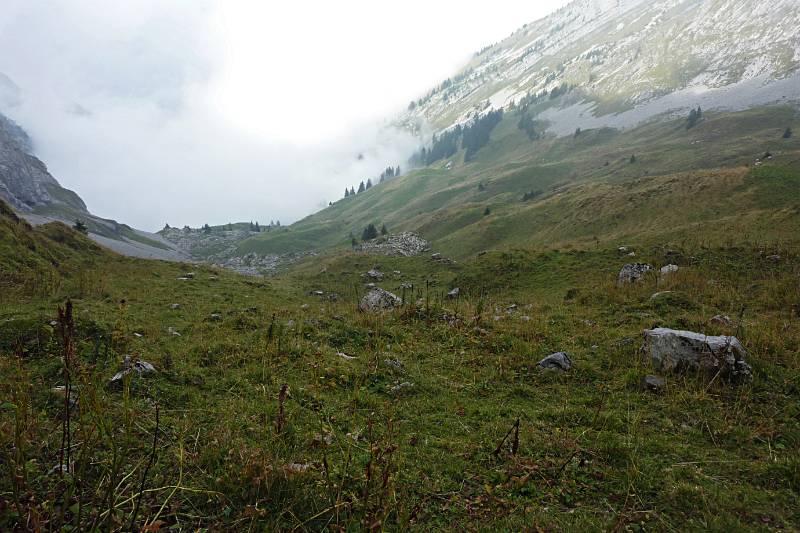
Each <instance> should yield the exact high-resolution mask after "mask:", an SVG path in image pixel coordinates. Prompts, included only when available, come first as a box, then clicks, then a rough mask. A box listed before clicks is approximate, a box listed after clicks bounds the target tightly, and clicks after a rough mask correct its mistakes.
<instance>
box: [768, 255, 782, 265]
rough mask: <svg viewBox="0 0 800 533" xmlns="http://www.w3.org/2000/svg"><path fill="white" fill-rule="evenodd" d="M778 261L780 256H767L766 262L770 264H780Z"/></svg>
mask: <svg viewBox="0 0 800 533" xmlns="http://www.w3.org/2000/svg"><path fill="white" fill-rule="evenodd" d="M780 260H781V256H779V255H777V254H775V255H768V256H767V261H770V262H772V263H779V262H780Z"/></svg>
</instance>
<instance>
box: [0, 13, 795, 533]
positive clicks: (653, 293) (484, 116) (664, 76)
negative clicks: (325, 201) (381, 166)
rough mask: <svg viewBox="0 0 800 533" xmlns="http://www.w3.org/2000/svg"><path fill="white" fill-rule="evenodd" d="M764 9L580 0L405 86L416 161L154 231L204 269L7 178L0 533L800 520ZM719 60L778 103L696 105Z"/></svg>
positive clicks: (788, 36) (0, 225)
mask: <svg viewBox="0 0 800 533" xmlns="http://www.w3.org/2000/svg"><path fill="white" fill-rule="evenodd" d="M770 5H771V6H772V11H770V10H765V9H764V8H763V3H758V2H753V1H743V0H725V1H722V0H705V1H701V0H684V1H680V0H659V1H657V2H649V3H647V2H643V1H641V0H578V1H576V2H573V3H572V4H570V5H568V6H567V7H566V8H564V9H562V10H560V11H558V12H557V13H555V14H554V15H552V16H551V17H548V18H547V19H544V20H543V21H539V22H536V23H534V24H530V25H527V26H526V27H525V28H523V29H522V30H520V31H518V32H516V33H515V34H514V35H512V36H511V37H510V38H509V39H506V40H504V41H503V42H501V43H499V44H497V45H494V46H493V47H489V48H487V49H485V50H483V51H482V52H481V53H480V54H478V55H477V56H476V57H475V58H474V60H473V63H472V64H471V65H470V66H468V67H467V69H466V70H465V71H464V72H463V73H462V74H460V75H458V76H454V77H453V78H452V79H451V80H450V82H449V83H447V84H444V85H446V87H441V86H440V88H438V89H437V90H435V91H433V92H432V93H431V94H430V95H429V96H426V97H424V98H422V99H420V100H418V101H415V105H414V106H410V109H409V111H408V113H406V114H405V115H404V116H403V117H401V118H400V119H399V122H401V123H404V124H405V125H406V126H408V127H412V128H415V129H416V130H417V131H418V132H419V134H420V143H421V146H420V150H419V151H418V152H417V153H416V154H414V159H415V161H417V163H418V167H417V168H414V169H411V170H408V165H404V166H403V168H404V169H406V172H405V173H404V174H401V175H400V176H393V177H392V178H391V179H387V180H384V181H383V182H382V183H378V184H375V185H374V186H372V187H371V188H369V189H367V190H365V191H364V192H360V193H355V194H353V195H350V194H348V195H347V197H346V198H343V199H341V200H339V201H337V202H334V203H333V204H332V205H330V206H329V207H327V208H326V209H323V210H321V211H320V212H318V213H315V214H313V215H311V216H309V217H307V218H305V219H303V220H301V221H299V222H297V223H295V224H292V225H291V226H286V227H283V226H280V225H279V224H277V223H276V224H275V225H274V226H273V225H270V226H269V227H268V228H266V229H267V230H268V231H262V228H261V227H259V226H256V225H255V224H252V223H250V224H228V225H225V226H213V227H212V226H206V227H204V228H202V229H191V228H183V229H177V228H170V227H166V228H165V229H164V230H162V232H161V235H162V236H164V237H166V238H168V239H171V240H172V241H173V242H175V243H176V245H177V246H178V247H179V248H180V249H181V250H184V251H186V252H187V254H191V255H192V256H193V259H203V258H205V259H206V261H207V262H206V263H203V262H199V261H198V262H196V263H191V264H188V263H180V262H166V261H154V260H148V259H142V258H135V257H123V256H121V255H117V254H115V253H113V252H111V251H109V250H106V249H104V248H103V247H101V246H98V245H97V244H96V243H95V242H93V241H92V240H90V239H89V238H88V237H87V236H86V235H84V234H83V233H81V232H79V231H76V230H75V229H74V228H72V227H71V226H70V225H67V224H64V223H61V222H53V223H47V224H42V225H39V226H32V225H31V224H29V223H27V222H26V221H25V220H24V219H23V217H22V216H21V215H20V212H21V211H24V210H25V209H26V208H25V206H24V205H20V204H19V203H17V205H16V206H15V207H16V211H15V210H14V209H12V208H11V207H9V206H8V205H7V204H6V203H5V202H3V201H2V200H0V453H2V459H1V460H0V463H2V466H3V468H2V469H0V530H3V531H25V530H31V531H45V530H46V531H56V530H58V531H114V532H130V531H139V532H145V531H147V532H158V531H184V530H186V531H244V530H247V531H454V530H455V531H633V532H644V531H683V530H689V531H768V530H781V531H800V455H798V453H797V450H798V449H800V357H798V354H800V140H798V136H797V135H794V134H793V133H792V132H793V131H800V126H799V125H798V118H800V115H799V114H798V106H797V101H796V100H795V99H793V98H786V99H783V98H778V100H777V101H776V100H773V99H772V97H771V96H770V97H767V96H763V95H765V94H767V92H769V94H773V92H772V91H773V89H776V88H777V89H778V90H779V92H780V90H782V88H783V87H786V86H788V85H786V84H782V80H784V81H785V80H791V79H793V78H792V76H794V75H795V73H796V72H797V70H796V69H797V60H798V57H797V49H798V48H797V46H796V35H797V33H796V32H797V27H793V26H791V25H787V23H786V20H785V18H790V17H792V16H794V14H795V13H796V7H797V5H796V3H794V2H787V1H783V0H779V1H777V2H773V3H771V4H770ZM748 11H749V12H748ZM748 17H751V18H748ZM781 17H784V18H781ZM794 20H797V18H796V17H795V19H794ZM701 30H702V31H701ZM734 31H735V32H737V33H736V36H735V37H732V36H731V35H729V32H734ZM659 36H660V37H659ZM756 37H758V38H756ZM659 39H660V40H659ZM665 39H666V40H668V42H667V41H665ZM732 42H735V43H737V46H739V45H740V46H739V47H738V48H736V49H735V50H736V52H735V53H734V54H731V55H730V57H729V58H726V57H725V55H724V54H723V53H722V52H721V50H723V49H724V47H725V46H728V45H730V44H731V43H732ZM637 43H638V44H637ZM666 44H670V46H672V45H674V47H675V49H674V51H672V52H670V51H668V50H666V49H662V48H663V47H664V46H665V45H666ZM639 48H641V52H640V53H638V54H637V53H636V52H635V51H636V50H637V49H639ZM585 50H597V52H591V51H590V52H589V53H588V54H586V53H584V51H585ZM703 50H705V51H706V54H705V55H703V54H701V53H700V52H701V51H703ZM760 52H763V54H761V55H759V53H760ZM631 54H632V55H631ZM695 56H696V57H699V59H693V58H695ZM756 56H758V57H761V58H762V59H760V60H759V61H761V63H759V64H763V65H768V66H769V68H767V69H766V70H759V71H758V72H760V74H758V75H755V76H754V77H749V76H750V74H749V73H751V72H755V71H756V70H757V69H755V67H752V68H751V67H748V66H747V65H751V64H752V63H753V61H755V59H754V58H756ZM570 58H579V59H577V60H575V61H572V60H571V59H570ZM580 58H583V59H580ZM626 58H627V59H626ZM698 62H699V63H698ZM562 64H563V69H562V68H560V67H559V65H562ZM695 64H696V65H698V66H697V68H696V69H688V70H687V66H691V65H695ZM548 65H551V66H548ZM543 69H550V70H548V71H546V72H547V73H546V74H545V71H543ZM581 69H584V70H581ZM625 69H629V70H630V71H629V72H628V73H627V74H626V73H625ZM682 71H685V75H684V74H680V73H681V72H682ZM767 72H768V74H765V73H767ZM553 73H555V74H553ZM580 73H583V74H585V76H586V80H588V81H586V82H585V83H584V84H583V85H580V86H579V85H578V80H577V79H575V80H574V81H573V77H575V76H578V75H579V74H580ZM713 73H716V74H713ZM540 74H541V75H544V78H543V80H545V81H542V78H540ZM679 74H680V75H679ZM551 75H554V76H555V77H552V79H550V80H549V81H546V80H548V78H550V77H551ZM761 75H764V76H765V77H764V78H763V79H762V78H759V76H761ZM698 77H700V79H702V80H704V81H703V83H704V84H707V85H708V88H709V90H703V91H701V92H702V94H703V95H706V96H707V95H713V94H719V93H715V92H714V90H721V89H723V88H724V87H727V86H729V85H733V86H736V87H738V89H736V90H737V91H739V90H740V89H741V85H740V84H741V83H745V84H750V85H746V87H750V88H753V87H756V89H758V90H756V91H755V93H754V94H756V95H757V96H758V95H762V96H763V97H762V96H758V97H757V98H755V99H750V100H748V99H745V98H743V99H741V100H737V101H739V102H740V103H741V105H738V106H737V105H734V106H728V105H727V104H726V105H721V106H719V107H715V106H713V105H712V106H708V105H706V104H705V103H702V102H701V103H698V101H697V100H695V99H693V98H689V99H688V100H683V98H684V96H686V95H687V94H690V95H695V96H697V95H699V94H700V93H699V92H696V91H695V92H692V91H689V92H688V93H687V92H685V90H686V89H687V87H689V88H690V87H696V85H691V80H697V79H698ZM526 80H527V81H526ZM537 80H538V81H537ZM647 80H649V81H647ZM753 80H756V82H755V83H756V85H752V84H753V83H754V82H753ZM0 82H2V78H0ZM567 82H569V84H568V83H567ZM542 83H544V84H545V85H541V84H542ZM592 84H595V85H596V88H597V91H596V92H592V91H593V89H592V87H594V85H592ZM687 84H689V85H687ZM726 84H727V85H726ZM759 84H760V85H759ZM712 86H713V87H712ZM648 87H649V88H651V89H652V91H650V90H648V89H647V88H648ZM759 88H761V89H764V91H766V92H762V91H761V90H760V89H759ZM748 90H749V89H748ZM497 91H510V92H508V94H509V95H513V94H517V95H518V96H519V98H513V99H512V100H513V103H512V102H511V101H510V100H508V101H507V100H503V99H500V98H499V97H497V98H494V99H492V98H491V97H492V95H496V93H497ZM545 91H547V92H545ZM553 91H555V92H553ZM682 91H684V92H682ZM612 93H613V94H612ZM737 94H744V93H737ZM551 95H552V96H551ZM612 95H616V96H614V97H613V98H611V97H610V96H612ZM671 95H678V96H677V97H676V98H677V100H675V101H680V102H679V105H677V107H675V108H674V109H673V108H671V107H670V109H671V110H665V109H664V107H663V105H662V104H664V102H665V101H664V100H663V98H670V96H671ZM445 99H446V101H445ZM487 99H489V105H486V101H487ZM736 99H738V96H737V97H736ZM736 99H735V100H736ZM492 100H493V101H494V103H492ZM672 101H673V100H668V101H667V103H668V104H669V105H668V106H667V107H669V106H671V105H672V104H670V103H669V102H672ZM653 102H660V103H658V104H657V105H656V104H653ZM498 103H499V104H500V107H503V109H502V111H500V107H495V106H496V104H498ZM476 105H477V107H476ZM575 106H578V108H580V109H578V112H577V113H576V109H577V108H576V107H575ZM638 106H656V107H649V108H647V109H648V111H647V112H646V113H643V115H647V118H646V119H644V120H636V121H633V122H627V118H629V116H628V117H625V116H624V115H625V113H631V112H634V111H636V109H639V107H638ZM590 108H591V109H592V110H593V112H592V114H591V117H594V118H593V119H592V118H591V117H590V116H589V114H587V113H589V111H588V110H589V109H590ZM656 108H658V109H660V110H661V111H659V112H658V113H656V114H655V115H649V113H650V111H649V110H653V109H656ZM610 109H615V110H618V111H620V113H619V114H609V113H610V112H609V110H610ZM594 111H596V112H597V114H596V115H595V114H593V113H594ZM582 113H583V114H582ZM603 113H606V114H603ZM559 114H560V115H559ZM556 115H559V116H556ZM468 116H469V117H468ZM576 116H577V117H578V119H579V121H580V122H581V124H579V125H578V126H575V127H574V128H572V126H570V129H569V131H567V133H568V134H563V133H561V128H566V126H564V124H567V122H565V121H566V119H567V118H569V117H576ZM636 116H639V115H636ZM548 117H550V118H549V119H548ZM615 117H616V118H615ZM620 117H622V118H620ZM623 118H624V119H625V121H626V122H625V124H621V123H615V124H607V123H606V121H611V122H614V121H617V120H622V119H623ZM462 119H465V120H462ZM591 120H595V122H591ZM584 121H585V122H584ZM589 122H591V124H590V123H589ZM587 124H588V125H587ZM611 125H613V126H614V127H610V126H611ZM578 128H580V129H578ZM432 131H435V132H436V135H435V136H434V135H427V133H428V132H432ZM423 150H424V151H423ZM23 152H25V151H24V150H23ZM25 153H27V152H25ZM0 155H2V153H0ZM19 156H20V152H19V151H16V152H14V154H12V155H10V156H8V157H6V158H5V160H6V161H18V160H19V159H15V158H18V157H19ZM28 156H30V154H29V153H28ZM30 157H32V156H30ZM25 161H32V160H31V159H25ZM2 163H3V159H0V164H2ZM7 167H8V168H10V167H11V165H8V166H7ZM7 167H2V166H0V170H2V171H3V172H5V171H6V170H7ZM36 168H39V169H43V168H44V165H41V166H40V167H39V166H37V167H36ZM42 172H44V170H42ZM6 175H7V174H3V175H2V176H0V177H3V176H6ZM20 176H22V174H21V173H19V172H18V173H16V174H14V176H13V177H14V178H15V179H16V178H18V177H20ZM45 177H46V176H45ZM43 180H44V178H42V179H39V180H36V181H35V183H34V185H33V186H34V188H35V186H36V184H39V183H41V184H44V181H43ZM11 182H12V180H11V179H8V178H4V181H2V183H11ZM14 183H19V180H17V181H14ZM26 186H28V187H30V186H31V184H30V183H28V182H26ZM21 189H22V188H21V187H17V188H16V189H15V190H17V191H20V190H21ZM55 190H58V189H55ZM44 192H47V188H45V189H44ZM20 196H21V193H20V194H16V193H15V198H17V199H19V198H20ZM70 198H72V197H71V196H70ZM64 202H66V200H64V199H62V201H61V202H55V201H53V202H52V203H51V204H50V205H49V207H48V206H46V207H45V208H46V209H58V210H59V211H61V212H62V213H64V210H65V209H66V208H65V207H64V205H65V203H64ZM54 206H55V207H54ZM71 208H72V209H77V210H78V211H80V212H82V213H83V212H84V211H81V210H80V209H79V208H80V205H73V206H72V207H71ZM32 209H33V210H34V211H35V210H36V209H42V207H41V206H34V207H33V208H32ZM28 212H29V211H28ZM73 215H74V211H69V215H68V217H72V216H73ZM98 223H99V222H98ZM384 229H385V231H383V230H384ZM406 231H408V232H414V233H416V234H418V235H420V236H421V237H422V238H424V240H425V241H427V242H424V241H423V240H422V239H414V240H413V243H414V246H413V247H411V248H413V251H414V252H419V253H410V254H408V255H402V254H397V255H384V253H383V252H384V251H385V249H386V248H385V247H384V248H382V246H384V245H387V243H390V242H394V241H393V239H397V238H398V237H400V236H401V235H403V234H402V233H401V232H406ZM364 240H366V241H367V243H366V245H365V243H364V242H363V241H364ZM411 240H412V239H411V238H409V241H411ZM360 241H362V242H360ZM280 258H287V262H285V263H282V264H277V263H276V262H278V263H279V262H280V261H278V259H280ZM226 261H227V263H226ZM211 262H214V263H217V262H218V263H220V264H227V265H231V264H232V265H234V266H238V267H242V269H243V271H246V272H247V273H248V274H255V275H248V276H245V275H241V274H239V273H237V272H235V271H233V270H232V269H230V268H221V267H218V266H214V265H211V264H209V263H211ZM273 263H275V264H273ZM287 263H288V264H287ZM267 264H269V265H270V267H269V268H267V267H266V266H264V265H267ZM262 267H263V268H264V270H269V273H270V275H269V276H260V275H258V274H259V273H261V270H260V269H261V268H262ZM273 267H274V268H273ZM653 339H657V340H653ZM664 346H667V348H666V349H664ZM659 350H660V351H659ZM692 357H694V359H692ZM701 361H702V364H701V363H700V362H701Z"/></svg>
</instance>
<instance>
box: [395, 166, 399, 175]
mask: <svg viewBox="0 0 800 533" xmlns="http://www.w3.org/2000/svg"><path fill="white" fill-rule="evenodd" d="M394 175H395V176H399V175H400V165H397V168H396V169H394Z"/></svg>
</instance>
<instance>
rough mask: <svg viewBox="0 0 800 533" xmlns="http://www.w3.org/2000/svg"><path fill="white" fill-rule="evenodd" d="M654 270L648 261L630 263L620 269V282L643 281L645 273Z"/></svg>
mask: <svg viewBox="0 0 800 533" xmlns="http://www.w3.org/2000/svg"><path fill="white" fill-rule="evenodd" d="M651 270H653V267H652V266H650V265H648V264H647V263H628V264H627V265H625V266H623V267H622V269H621V270H620V271H619V276H618V278H617V279H618V281H619V283H635V282H637V281H642V280H643V279H644V277H645V275H646V274H647V273H648V272H650V271H651Z"/></svg>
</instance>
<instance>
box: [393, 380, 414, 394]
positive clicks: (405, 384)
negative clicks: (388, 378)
mask: <svg viewBox="0 0 800 533" xmlns="http://www.w3.org/2000/svg"><path fill="white" fill-rule="evenodd" d="M413 387H414V384H413V383H409V382H408V381H404V382H403V383H400V384H399V385H395V386H394V387H392V388H391V389H390V390H389V392H391V393H392V394H400V393H401V392H403V391H406V390H409V389H411V388H413Z"/></svg>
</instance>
